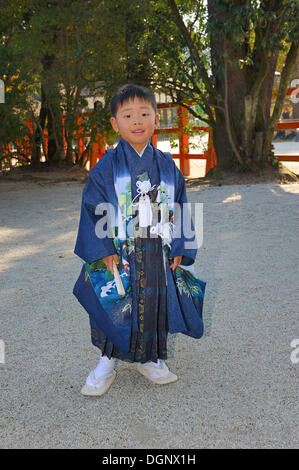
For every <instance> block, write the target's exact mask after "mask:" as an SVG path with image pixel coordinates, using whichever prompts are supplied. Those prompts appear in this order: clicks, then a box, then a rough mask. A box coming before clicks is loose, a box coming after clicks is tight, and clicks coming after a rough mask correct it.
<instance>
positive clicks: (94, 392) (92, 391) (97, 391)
mask: <svg viewBox="0 0 299 470" xmlns="http://www.w3.org/2000/svg"><path fill="white" fill-rule="evenodd" d="M115 378H116V371H115V370H114V371H113V375H112V376H111V377H108V378H107V380H106V383H105V385H103V387H98V388H97V387H92V386H91V385H87V384H85V385H84V387H83V388H82V390H81V393H82V395H84V396H86V397H100V396H102V395H104V394H105V393H106V392H108V390H109V388H110V387H111V385H112V384H113V382H114V380H115Z"/></svg>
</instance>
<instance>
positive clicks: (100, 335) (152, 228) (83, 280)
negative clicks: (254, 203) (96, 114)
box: [73, 139, 206, 363]
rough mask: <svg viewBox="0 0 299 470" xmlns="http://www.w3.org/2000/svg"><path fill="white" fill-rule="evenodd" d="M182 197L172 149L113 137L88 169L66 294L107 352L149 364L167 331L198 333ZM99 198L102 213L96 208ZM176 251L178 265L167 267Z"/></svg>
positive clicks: (198, 291) (162, 350) (198, 295)
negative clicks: (113, 258) (112, 258)
mask: <svg viewBox="0 0 299 470" xmlns="http://www.w3.org/2000/svg"><path fill="white" fill-rule="evenodd" d="M186 202H187V196H186V186H185V180H184V177H183V175H182V173H181V172H180V170H179V169H178V168H177V167H176V165H175V163H174V161H173V159H172V156H171V154H168V153H164V152H161V151H159V150H158V149H156V148H155V147H154V146H153V145H152V143H151V142H149V143H148V145H147V147H146V148H145V149H144V151H143V154H142V156H140V155H139V154H138V153H137V152H136V151H135V149H134V148H133V147H131V145H130V144H129V143H128V142H126V141H125V140H124V139H120V142H119V143H118V145H117V146H116V148H115V149H109V150H107V152H106V154H105V155H104V156H103V157H102V159H101V160H100V161H99V162H98V163H97V164H96V165H95V166H94V167H93V169H92V170H91V171H90V173H89V176H88V179H87V182H86V185H85V188H84V190H83V194H82V204H81V215H80V222H79V229H78V235H77V240H76V245H75V249H74V253H75V254H76V255H78V256H79V257H80V258H81V260H82V261H83V266H82V269H81V273H80V275H79V277H78V280H77V282H76V283H75V286H74V289H73V294H74V295H75V296H76V298H77V299H78V301H79V302H80V304H81V305H82V306H83V307H84V309H85V310H86V311H87V312H88V314H89V319H90V327H91V340H92V343H93V344H94V345H95V346H97V347H98V348H99V349H101V351H102V354H105V355H107V356H108V357H109V358H111V357H115V358H118V359H121V360H123V361H128V362H141V363H144V362H147V361H149V360H151V361H154V362H156V361H157V359H158V358H160V359H166V358H167V337H168V334H169V333H171V334H173V335H175V334H176V333H179V332H180V333H183V334H186V335H188V336H191V337H194V338H200V337H201V336H202V335H203V320H202V308H203V299H204V293H205V286H206V283H205V282H204V281H202V280H200V279H197V278H196V277H195V276H194V275H193V274H192V272H190V270H189V268H187V267H188V266H189V267H192V265H193V264H194V260H195V256H196V253H197V246H196V238H195V234H194V233H193V235H191V237H189V238H187V237H186V236H185V235H184V229H183V228H184V227H183V222H184V223H185V222H186V217H185V216H184V217H183V216H182V211H183V205H184V203H186ZM106 203H108V204H109V205H107V207H108V208H107V210H106V211H102V210H98V208H99V207H103V206H104V207H106V206H105V204H106ZM175 203H176V204H175ZM178 207H179V210H177V208H178ZM110 208H112V209H113V210H112V211H111V212H113V214H112V215H111V217H108V218H107V214H108V213H109V212H110ZM153 208H154V209H155V210H156V212H155V217H154V215H153V214H154V212H153ZM157 208H158V210H157ZM185 209H186V207H185ZM179 212H181V213H179ZM136 215H137V217H136ZM189 219H190V224H191V227H192V229H193V230H194V226H193V221H192V217H191V215H189ZM136 221H137V222H136ZM99 227H100V228H101V234H100V236H99V232H100V229H99ZM104 228H106V229H107V230H106V232H105V230H104ZM178 229H180V230H178ZM176 233H178V234H179V235H176ZM186 242H189V245H188V244H187V243H186ZM190 242H193V243H191V245H190ZM194 242H195V243H194ZM112 254H118V256H119V261H120V264H119V274H120V277H121V279H122V282H123V286H124V288H125V294H124V295H119V294H118V292H117V287H116V283H115V280H114V276H113V275H112V274H111V273H110V271H109V270H108V269H107V268H106V265H105V263H104V262H103V261H102V258H104V257H106V256H108V255H112ZM179 255H181V256H182V262H181V265H180V266H179V267H177V268H176V269H175V271H172V269H170V267H169V266H170V264H172V262H173V259H172V258H173V257H174V256H179ZM184 267H186V269H184ZM187 269H188V270H187Z"/></svg>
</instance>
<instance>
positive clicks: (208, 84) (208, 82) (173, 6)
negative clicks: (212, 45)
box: [168, 0, 215, 97]
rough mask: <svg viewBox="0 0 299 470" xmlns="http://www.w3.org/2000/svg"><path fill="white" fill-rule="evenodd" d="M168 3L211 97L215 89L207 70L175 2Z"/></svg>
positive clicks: (169, 0)
mask: <svg viewBox="0 0 299 470" xmlns="http://www.w3.org/2000/svg"><path fill="white" fill-rule="evenodd" d="M168 4H169V6H170V8H171V10H172V12H173V17H174V21H175V24H176V25H177V26H178V28H179V30H180V31H181V34H182V36H183V37H184V39H185V41H186V43H187V45H188V48H189V50H190V54H191V57H192V58H193V60H194V62H195V63H196V65H197V67H198V73H199V74H200V76H201V78H202V80H203V82H204V84H205V85H206V87H207V90H208V92H209V93H210V95H211V96H212V97H214V96H215V90H214V87H213V84H212V82H211V80H210V78H209V76H208V74H207V71H206V69H205V67H204V66H203V64H202V62H201V59H200V56H199V54H198V51H197V49H196V47H195V45H194V43H193V41H192V38H191V36H190V33H189V31H188V29H187V28H186V25H185V23H184V21H183V19H182V17H181V15H180V12H179V10H178V7H177V5H176V3H175V0H168Z"/></svg>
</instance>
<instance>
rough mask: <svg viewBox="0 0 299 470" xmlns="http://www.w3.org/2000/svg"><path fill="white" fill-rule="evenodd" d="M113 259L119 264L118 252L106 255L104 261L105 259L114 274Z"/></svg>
mask: <svg viewBox="0 0 299 470" xmlns="http://www.w3.org/2000/svg"><path fill="white" fill-rule="evenodd" d="M113 260H114V261H115V264H116V266H118V264H119V260H118V255H117V254H113V255H109V256H105V258H103V261H104V263H105V264H106V266H107V268H108V269H109V271H110V272H111V274H113V275H114V271H113V264H112V261H113Z"/></svg>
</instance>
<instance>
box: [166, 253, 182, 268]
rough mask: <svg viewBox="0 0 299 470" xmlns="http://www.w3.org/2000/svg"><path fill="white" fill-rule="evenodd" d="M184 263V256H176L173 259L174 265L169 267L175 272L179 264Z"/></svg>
mask: <svg viewBox="0 0 299 470" xmlns="http://www.w3.org/2000/svg"><path fill="white" fill-rule="evenodd" d="M181 262H182V256H174V257H173V263H172V264H171V265H170V266H169V267H170V269H172V270H173V271H174V270H175V269H176V268H177V267H178V265H179V264H181Z"/></svg>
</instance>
